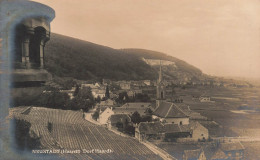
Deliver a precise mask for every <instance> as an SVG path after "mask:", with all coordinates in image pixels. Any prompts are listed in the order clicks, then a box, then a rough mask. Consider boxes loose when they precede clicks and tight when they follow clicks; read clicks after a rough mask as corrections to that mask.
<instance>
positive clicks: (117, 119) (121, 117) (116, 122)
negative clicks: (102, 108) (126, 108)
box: [107, 114, 131, 130]
mask: <svg viewBox="0 0 260 160" xmlns="http://www.w3.org/2000/svg"><path fill="white" fill-rule="evenodd" d="M129 123H131V118H130V117H129V115H127V114H114V115H111V116H110V117H109V119H108V121H107V125H108V128H117V129H119V130H120V129H124V128H125V127H126V126H127V125H128V124H129Z"/></svg>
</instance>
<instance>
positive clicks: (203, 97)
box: [199, 96, 211, 102]
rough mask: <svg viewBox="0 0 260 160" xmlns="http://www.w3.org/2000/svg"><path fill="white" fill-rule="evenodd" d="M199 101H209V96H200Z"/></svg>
mask: <svg viewBox="0 0 260 160" xmlns="http://www.w3.org/2000/svg"><path fill="white" fill-rule="evenodd" d="M199 100H200V102H211V101H210V97H209V96H200V98H199Z"/></svg>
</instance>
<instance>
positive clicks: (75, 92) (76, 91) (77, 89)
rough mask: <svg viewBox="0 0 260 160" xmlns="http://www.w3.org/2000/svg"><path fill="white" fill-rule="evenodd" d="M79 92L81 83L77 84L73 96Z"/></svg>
mask: <svg viewBox="0 0 260 160" xmlns="http://www.w3.org/2000/svg"><path fill="white" fill-rule="evenodd" d="M78 94H79V85H76V89H75V91H74V93H73V96H74V97H76V96H77V95H78Z"/></svg>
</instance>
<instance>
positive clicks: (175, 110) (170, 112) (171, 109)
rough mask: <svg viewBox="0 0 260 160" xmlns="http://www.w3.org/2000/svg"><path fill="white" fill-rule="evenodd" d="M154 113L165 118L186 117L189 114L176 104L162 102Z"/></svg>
mask: <svg viewBox="0 0 260 160" xmlns="http://www.w3.org/2000/svg"><path fill="white" fill-rule="evenodd" d="M154 114H155V115H156V116H158V117H163V118H184V117H189V116H187V115H186V114H185V113H184V112H183V111H182V110H181V109H180V108H179V107H178V106H177V105H176V104H174V103H170V102H162V103H161V104H160V106H159V107H157V108H156V109H155V111H154Z"/></svg>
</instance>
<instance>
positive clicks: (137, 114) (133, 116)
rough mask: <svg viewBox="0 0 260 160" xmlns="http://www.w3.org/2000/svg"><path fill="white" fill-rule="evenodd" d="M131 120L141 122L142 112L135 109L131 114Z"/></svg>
mask: <svg viewBox="0 0 260 160" xmlns="http://www.w3.org/2000/svg"><path fill="white" fill-rule="evenodd" d="M131 120H132V122H133V123H137V124H139V123H140V122H141V116H140V114H139V113H138V112H137V111H135V112H134V113H133V114H132V116H131Z"/></svg>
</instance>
